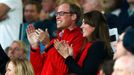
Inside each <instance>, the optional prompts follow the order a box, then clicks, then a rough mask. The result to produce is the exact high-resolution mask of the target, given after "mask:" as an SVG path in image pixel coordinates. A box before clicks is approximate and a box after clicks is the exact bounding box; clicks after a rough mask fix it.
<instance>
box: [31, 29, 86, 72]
mask: <svg viewBox="0 0 134 75" xmlns="http://www.w3.org/2000/svg"><path fill="white" fill-rule="evenodd" d="M58 38H60V39H61V40H66V41H68V42H69V44H73V49H74V58H76V56H77V54H78V52H79V50H80V47H81V46H82V44H83V41H84V39H85V38H83V37H82V34H81V32H80V28H75V29H74V30H72V31H69V30H68V29H66V30H65V31H64V33H63V34H62V37H58ZM51 43H53V41H51ZM35 50H36V52H32V51H31V54H30V61H31V64H32V66H33V68H34V72H35V75H67V72H68V68H67V66H66V64H65V63H64V59H63V57H62V56H60V55H59V54H58V52H57V51H56V49H55V48H54V47H52V48H51V49H50V50H49V51H48V52H47V53H43V54H40V48H37V49H35Z"/></svg>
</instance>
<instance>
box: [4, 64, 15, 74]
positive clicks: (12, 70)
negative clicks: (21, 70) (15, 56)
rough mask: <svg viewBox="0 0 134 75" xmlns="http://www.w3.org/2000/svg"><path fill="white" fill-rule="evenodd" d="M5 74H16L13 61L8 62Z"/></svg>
mask: <svg viewBox="0 0 134 75" xmlns="http://www.w3.org/2000/svg"><path fill="white" fill-rule="evenodd" d="M5 75H16V74H15V67H14V64H13V62H9V64H8V65H7V68H6V74H5Z"/></svg>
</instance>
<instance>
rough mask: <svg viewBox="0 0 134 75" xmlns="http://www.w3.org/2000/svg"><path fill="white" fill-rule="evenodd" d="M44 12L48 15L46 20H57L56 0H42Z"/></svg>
mask: <svg viewBox="0 0 134 75" xmlns="http://www.w3.org/2000/svg"><path fill="white" fill-rule="evenodd" d="M41 4H42V10H43V11H44V12H45V13H46V14H48V16H47V17H46V19H51V18H52V19H53V18H55V8H56V6H57V5H56V0H42V3H41Z"/></svg>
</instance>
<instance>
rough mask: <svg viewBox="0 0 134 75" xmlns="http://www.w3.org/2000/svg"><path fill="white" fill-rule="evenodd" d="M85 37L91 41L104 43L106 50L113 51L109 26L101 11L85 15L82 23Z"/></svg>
mask: <svg viewBox="0 0 134 75" xmlns="http://www.w3.org/2000/svg"><path fill="white" fill-rule="evenodd" d="M81 28H82V31H83V37H86V38H87V39H88V40H89V41H96V40H101V41H104V44H105V46H106V48H108V49H111V47H110V42H109V33H108V26H107V23H106V19H105V17H104V15H103V14H102V13H101V12H99V11H91V12H88V13H85V14H84V18H83V23H82V26H81Z"/></svg>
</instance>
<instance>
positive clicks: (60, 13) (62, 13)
mask: <svg viewBox="0 0 134 75" xmlns="http://www.w3.org/2000/svg"><path fill="white" fill-rule="evenodd" d="M65 14H72V13H71V12H64V11H61V12H57V13H56V16H58V15H59V16H64V15H65Z"/></svg>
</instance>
